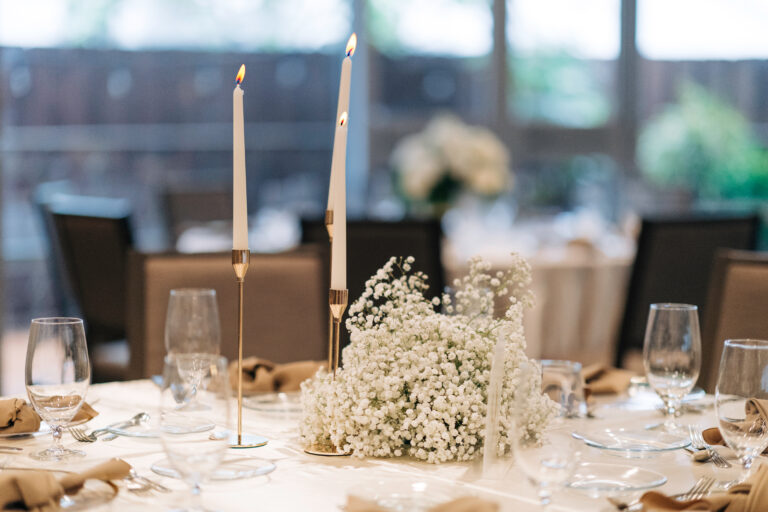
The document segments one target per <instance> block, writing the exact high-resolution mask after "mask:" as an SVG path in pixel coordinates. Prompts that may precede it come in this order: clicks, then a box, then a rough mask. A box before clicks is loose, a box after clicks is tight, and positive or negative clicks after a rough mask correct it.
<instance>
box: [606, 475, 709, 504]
mask: <svg viewBox="0 0 768 512" xmlns="http://www.w3.org/2000/svg"><path fill="white" fill-rule="evenodd" d="M714 483H715V479H714V478H711V477H708V476H704V477H701V478H699V479H698V480H696V482H695V483H694V484H693V485H692V486H691V488H690V489H688V490H687V491H685V492H684V493H681V494H675V495H673V496H670V497H671V498H674V499H676V500H678V501H688V500H697V499H699V498H703V497H704V496H706V495H707V494H708V493H709V490H710V489H711V488H712V486H713V485H714ZM608 501H609V502H610V503H611V504H612V505H613V506H615V507H616V508H617V509H618V510H621V511H622V512H640V511H641V510H642V509H643V504H642V503H640V500H639V499H636V500H634V501H632V502H629V503H625V502H623V501H621V500H620V499H618V498H613V497H609V498H608Z"/></svg>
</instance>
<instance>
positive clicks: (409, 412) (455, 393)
mask: <svg viewBox="0 0 768 512" xmlns="http://www.w3.org/2000/svg"><path fill="white" fill-rule="evenodd" d="M412 263H413V258H412V257H409V258H407V259H406V260H402V259H400V260H397V259H395V258H392V259H390V260H389V261H388V262H387V263H386V265H384V267H382V268H381V269H380V270H379V271H378V272H377V273H376V275H375V276H373V277H372V278H371V279H370V280H369V281H368V282H367V283H366V290H365V292H364V293H363V295H362V296H361V297H360V298H359V299H358V300H357V301H356V302H355V303H354V304H353V305H352V306H351V307H350V311H349V313H350V316H349V318H348V319H347V328H348V329H349V330H350V333H351V337H350V338H351V342H350V345H349V346H348V347H346V348H345V349H344V351H343V354H342V357H343V363H344V364H343V368H342V369H341V370H340V371H338V372H337V374H336V379H335V380H333V379H332V378H331V376H330V375H329V374H327V373H325V372H321V373H318V374H317V375H316V376H315V377H314V378H313V379H311V380H308V381H305V383H304V384H303V385H302V406H303V411H304V412H303V418H302V421H301V423H300V434H301V438H302V442H303V443H304V444H305V445H306V446H315V447H325V448H329V447H333V446H336V447H337V448H338V449H340V450H342V451H344V452H345V453H351V454H353V455H357V456H361V457H362V456H374V457H392V456H401V455H410V456H413V457H416V458H418V459H423V460H427V461H429V462H445V461H451V460H469V459H471V458H473V457H474V456H475V455H476V454H478V453H480V449H481V447H482V444H483V438H484V435H485V432H484V429H485V414H486V408H487V407H486V406H487V394H488V383H489V379H490V369H491V359H492V357H493V351H494V346H495V344H496V340H497V339H498V338H499V337H502V338H503V339H504V340H505V341H506V348H505V360H504V382H503V387H502V392H501V407H500V418H501V419H500V426H499V436H500V437H499V449H500V450H503V449H505V447H507V446H509V445H510V443H511V437H510V436H511V435H513V429H512V411H513V409H512V408H513V407H515V408H517V409H518V411H517V414H519V409H520V408H522V410H523V411H522V415H523V417H524V418H525V421H524V426H523V428H522V430H521V431H519V432H518V434H519V435H521V436H524V437H527V438H529V439H532V440H537V439H538V436H539V434H540V433H541V431H542V430H543V428H544V427H545V426H546V424H547V423H548V421H549V419H550V418H551V417H552V416H553V415H554V413H555V412H556V410H557V405H556V404H555V403H554V402H552V401H551V400H550V399H549V398H547V397H546V396H544V395H542V394H541V392H540V391H539V390H540V389H541V385H540V382H529V383H527V385H525V386H520V385H519V384H520V378H521V376H522V375H523V374H524V372H523V370H522V367H523V365H526V364H535V363H533V362H532V361H531V360H529V359H528V358H527V356H526V355H525V353H524V350H525V338H524V335H523V326H522V315H523V309H524V307H525V306H527V305H529V304H530V302H531V300H532V297H531V293H530V291H529V290H528V284H529V283H530V267H529V266H528V263H527V262H526V261H525V260H524V259H522V258H521V257H519V256H515V262H514V265H513V266H512V267H511V270H509V271H508V272H506V273H503V272H498V273H497V274H496V275H495V276H491V275H489V274H488V273H487V272H488V270H489V269H490V265H489V264H488V263H486V262H483V261H481V260H479V259H473V260H470V271H469V275H467V276H465V277H464V278H463V279H462V280H458V279H457V280H456V281H455V282H454V287H455V288H456V292H455V294H454V297H453V298H451V297H450V296H448V295H443V297H442V300H440V299H438V298H435V299H433V300H432V301H429V300H428V299H426V298H425V297H424V294H423V292H424V291H425V290H426V289H427V288H428V286H427V283H426V276H425V275H424V274H423V273H421V272H415V273H414V272H411V264H412ZM497 296H509V297H510V301H511V304H510V307H509V309H508V310H507V312H506V316H505V318H502V319H495V318H493V315H492V312H493V306H494V300H495V297H497ZM441 307H442V310H443V312H440V310H439V308H441ZM534 373H535V376H534V379H540V377H539V373H538V372H534ZM523 389H528V390H530V389H533V390H536V391H533V392H530V393H529V394H528V395H527V396H523V395H522V394H523V393H524V391H522V390H523ZM518 390H520V391H518Z"/></svg>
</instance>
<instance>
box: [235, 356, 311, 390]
mask: <svg viewBox="0 0 768 512" xmlns="http://www.w3.org/2000/svg"><path fill="white" fill-rule="evenodd" d="M322 367H325V363H324V362H321V361H296V362H294V363H286V364H275V363H273V362H272V361H268V360H266V359H260V358H258V357H248V358H245V359H243V394H244V395H252V394H254V393H263V392H271V391H283V392H286V391H298V390H299V389H300V385H301V383H302V382H304V381H305V380H307V379H309V378H311V377H313V376H314V375H315V373H317V370H319V369H320V368H322ZM229 370H230V371H229V375H230V378H229V379H230V383H231V384H232V388H233V389H237V361H235V362H233V363H230V365H229Z"/></svg>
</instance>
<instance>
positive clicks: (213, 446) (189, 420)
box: [159, 355, 233, 510]
mask: <svg viewBox="0 0 768 512" xmlns="http://www.w3.org/2000/svg"><path fill="white" fill-rule="evenodd" d="M203 359H205V360H206V364H205V368H204V370H203V371H202V378H201V379H200V383H199V387H198V389H197V399H198V401H199V402H200V403H201V404H204V405H205V408H204V410H202V409H192V408H189V407H185V406H184V405H183V404H180V403H179V400H178V397H177V396H175V392H174V390H172V389H171V387H170V386H168V387H166V388H165V389H163V390H162V392H161V402H160V421H159V427H160V439H161V441H162V444H163V449H164V450H165V454H166V455H167V457H168V461H169V462H170V464H171V466H173V468H174V469H175V470H176V471H178V472H179V474H180V475H181V478H182V479H183V480H184V481H186V482H187V483H188V484H189V485H190V487H191V489H192V493H191V495H189V496H188V497H187V499H186V501H187V504H186V506H185V507H182V508H180V509H179V510H206V508H205V507H204V506H203V502H202V497H201V489H200V485H201V483H203V482H204V481H205V480H206V479H207V478H208V477H209V476H210V475H211V474H212V473H213V471H214V470H215V469H216V468H217V467H218V466H219V465H220V464H221V462H222V460H223V459H224V455H225V453H226V451H227V448H228V447H229V435H228V432H230V431H231V430H232V407H233V404H232V400H231V396H230V386H229V375H228V370H227V360H226V359H225V358H223V357H221V356H215V355H209V356H208V357H207V358H203ZM173 360H174V361H176V362H177V364H179V365H183V364H185V363H184V362H183V360H184V356H176V357H175V358H174V359H173ZM180 371H181V370H180ZM205 424H209V427H208V428H190V426H191V425H195V426H199V425H205ZM214 428H217V429H216V430H214Z"/></svg>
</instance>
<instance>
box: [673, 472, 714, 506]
mask: <svg viewBox="0 0 768 512" xmlns="http://www.w3.org/2000/svg"><path fill="white" fill-rule="evenodd" d="M714 483H715V479H714V478H712V477H710V476H703V477H701V478H699V479H698V480H697V481H696V483H695V484H693V487H691V489H690V490H689V491H688V492H686V493H683V494H681V495H679V496H677V497H676V498H675V499H677V500H678V501H689V500H698V499H701V498H703V497H704V496H706V495H707V494H709V490H710V489H711V488H712V485H713V484H714Z"/></svg>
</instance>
